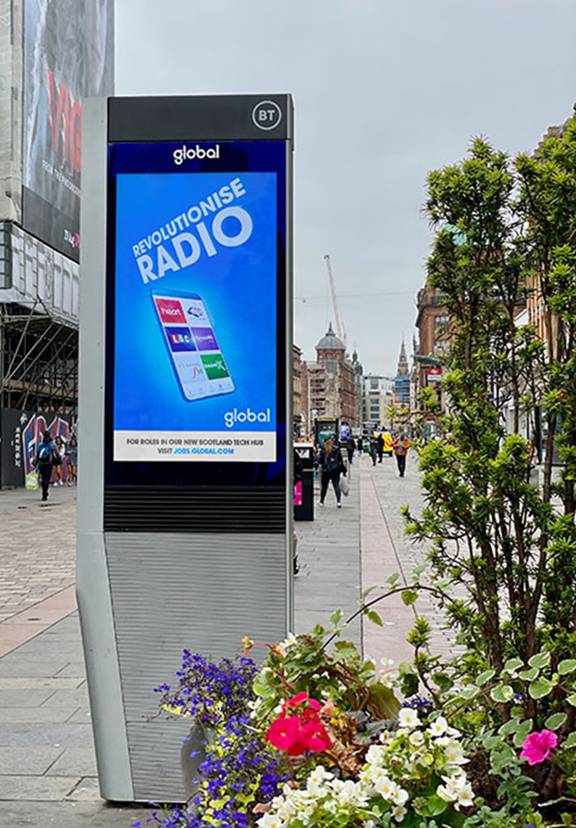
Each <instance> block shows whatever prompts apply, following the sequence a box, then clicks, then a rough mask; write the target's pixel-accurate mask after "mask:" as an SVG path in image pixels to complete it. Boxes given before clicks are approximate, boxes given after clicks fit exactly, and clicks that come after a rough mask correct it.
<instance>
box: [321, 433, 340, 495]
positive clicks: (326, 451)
mask: <svg viewBox="0 0 576 828" xmlns="http://www.w3.org/2000/svg"><path fill="white" fill-rule="evenodd" d="M318 465H319V467H320V469H321V471H322V480H321V486H320V505H321V506H323V505H324V499H325V497H326V492H327V491H328V485H329V483H332V486H333V487H334V494H335V495H336V504H337V506H338V508H339V509H341V508H342V502H341V500H342V493H341V492H340V475H341V474H344V476H346V467H345V465H344V461H343V460H342V454H341V452H340V449H339V448H338V446H337V445H336V444H335V443H334V440H333V439H332V438H331V437H328V438H327V439H326V440H325V441H324V445H323V446H322V448H321V449H320V454H319V456H318Z"/></svg>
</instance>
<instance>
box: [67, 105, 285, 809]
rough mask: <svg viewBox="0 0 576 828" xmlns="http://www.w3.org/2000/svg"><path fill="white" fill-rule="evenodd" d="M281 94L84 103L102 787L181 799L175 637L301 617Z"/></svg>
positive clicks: (90, 616) (94, 683) (213, 639)
mask: <svg viewBox="0 0 576 828" xmlns="http://www.w3.org/2000/svg"><path fill="white" fill-rule="evenodd" d="M292 125H293V106H292V99H291V97H290V96H289V95H246V96H194V97H152V98H149V97H142V98H108V99H93V100H89V101H87V102H86V103H85V105H84V110H83V149H82V158H83V166H82V216H81V262H80V264H81V270H80V273H81V288H80V289H81V297H80V406H79V464H80V465H79V490H78V554H77V592H78V606H79V610H80V619H81V625H82V635H83V642H84V649H85V656H86V665H87V673H88V685H89V692H90V702H91V710H92V719H93V727H94V737H95V743H96V753H97V762H98V772H99V779H100V790H101V794H102V796H103V797H104V798H106V799H109V800H116V801H145V802H148V801H151V800H154V801H161V802H162V801H164V802H169V801H182V799H183V787H182V782H181V774H180V765H179V757H180V748H181V743H182V739H183V738H184V737H185V735H186V733H187V731H188V729H189V724H190V722H189V721H169V720H168V719H167V717H165V716H163V715H158V703H159V697H158V695H157V694H155V693H154V688H155V687H157V686H158V685H159V684H161V683H162V682H164V681H167V682H168V683H169V684H170V683H171V679H172V681H174V674H175V671H176V670H177V669H178V667H179V665H180V660H181V652H182V649H183V648H188V649H190V650H192V651H197V652H200V653H202V654H203V655H205V656H211V657H213V658H220V657H222V656H228V657H232V656H234V655H237V654H239V653H240V652H241V638H242V636H244V635H249V636H250V637H251V638H253V639H256V640H258V641H277V640H279V639H282V638H284V637H285V635H286V633H287V632H288V631H289V630H290V629H292V587H291V571H292V562H291V549H292V517H291V513H292V480H291V476H292V475H291V465H292V463H291V452H292V446H291V444H290V443H291V440H290V437H291V434H290V431H291V422H292V419H291V411H290V406H291V399H290V376H291V370H290V365H291V343H292V312H291V305H292V298H291V297H292V150H293V143H292V138H293V133H292Z"/></svg>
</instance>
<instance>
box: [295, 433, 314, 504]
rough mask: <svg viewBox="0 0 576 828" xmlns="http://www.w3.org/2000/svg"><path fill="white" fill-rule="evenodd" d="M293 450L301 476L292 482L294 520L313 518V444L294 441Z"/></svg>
mask: <svg viewBox="0 0 576 828" xmlns="http://www.w3.org/2000/svg"><path fill="white" fill-rule="evenodd" d="M294 451H295V453H296V454H297V455H298V457H299V458H300V464H299V466H300V473H299V477H301V480H296V481H295V484H294V520H314V446H313V445H312V443H295V444H294Z"/></svg>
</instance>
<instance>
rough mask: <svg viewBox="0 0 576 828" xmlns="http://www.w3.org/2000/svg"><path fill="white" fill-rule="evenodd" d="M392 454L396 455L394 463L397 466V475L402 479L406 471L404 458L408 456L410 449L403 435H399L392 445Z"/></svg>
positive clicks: (408, 441)
mask: <svg viewBox="0 0 576 828" xmlns="http://www.w3.org/2000/svg"><path fill="white" fill-rule="evenodd" d="M392 446H393V448H394V454H395V455H396V463H397V465H398V474H399V475H400V477H404V472H405V471H406V457H407V456H408V449H409V448H410V440H409V439H408V437H407V436H406V435H405V434H400V435H398V437H396V439H395V440H394V442H393V444H392Z"/></svg>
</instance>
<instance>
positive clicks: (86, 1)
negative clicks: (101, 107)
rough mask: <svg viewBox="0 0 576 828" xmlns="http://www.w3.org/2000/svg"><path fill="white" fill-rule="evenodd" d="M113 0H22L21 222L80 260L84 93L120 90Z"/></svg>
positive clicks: (47, 241) (95, 93)
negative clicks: (116, 84) (116, 85)
mask: <svg viewBox="0 0 576 828" xmlns="http://www.w3.org/2000/svg"><path fill="white" fill-rule="evenodd" d="M113 21H114V2H113V0H24V103H23V112H22V119H23V124H22V137H23V150H22V184H23V188H22V189H23V192H22V217H23V218H22V222H23V225H24V227H25V228H26V229H27V230H28V231H29V232H30V233H31V234H32V235H34V236H36V237H38V238H39V239H41V240H42V241H44V242H46V243H47V244H49V245H50V246H51V247H53V248H55V249H56V250H59V251H60V252H62V253H64V254H65V255H66V256H69V257H70V258H72V259H75V260H76V261H78V257H79V246H80V145H81V136H82V98H85V97H88V96H97V95H110V94H112V93H113V91H114V23H113Z"/></svg>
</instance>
